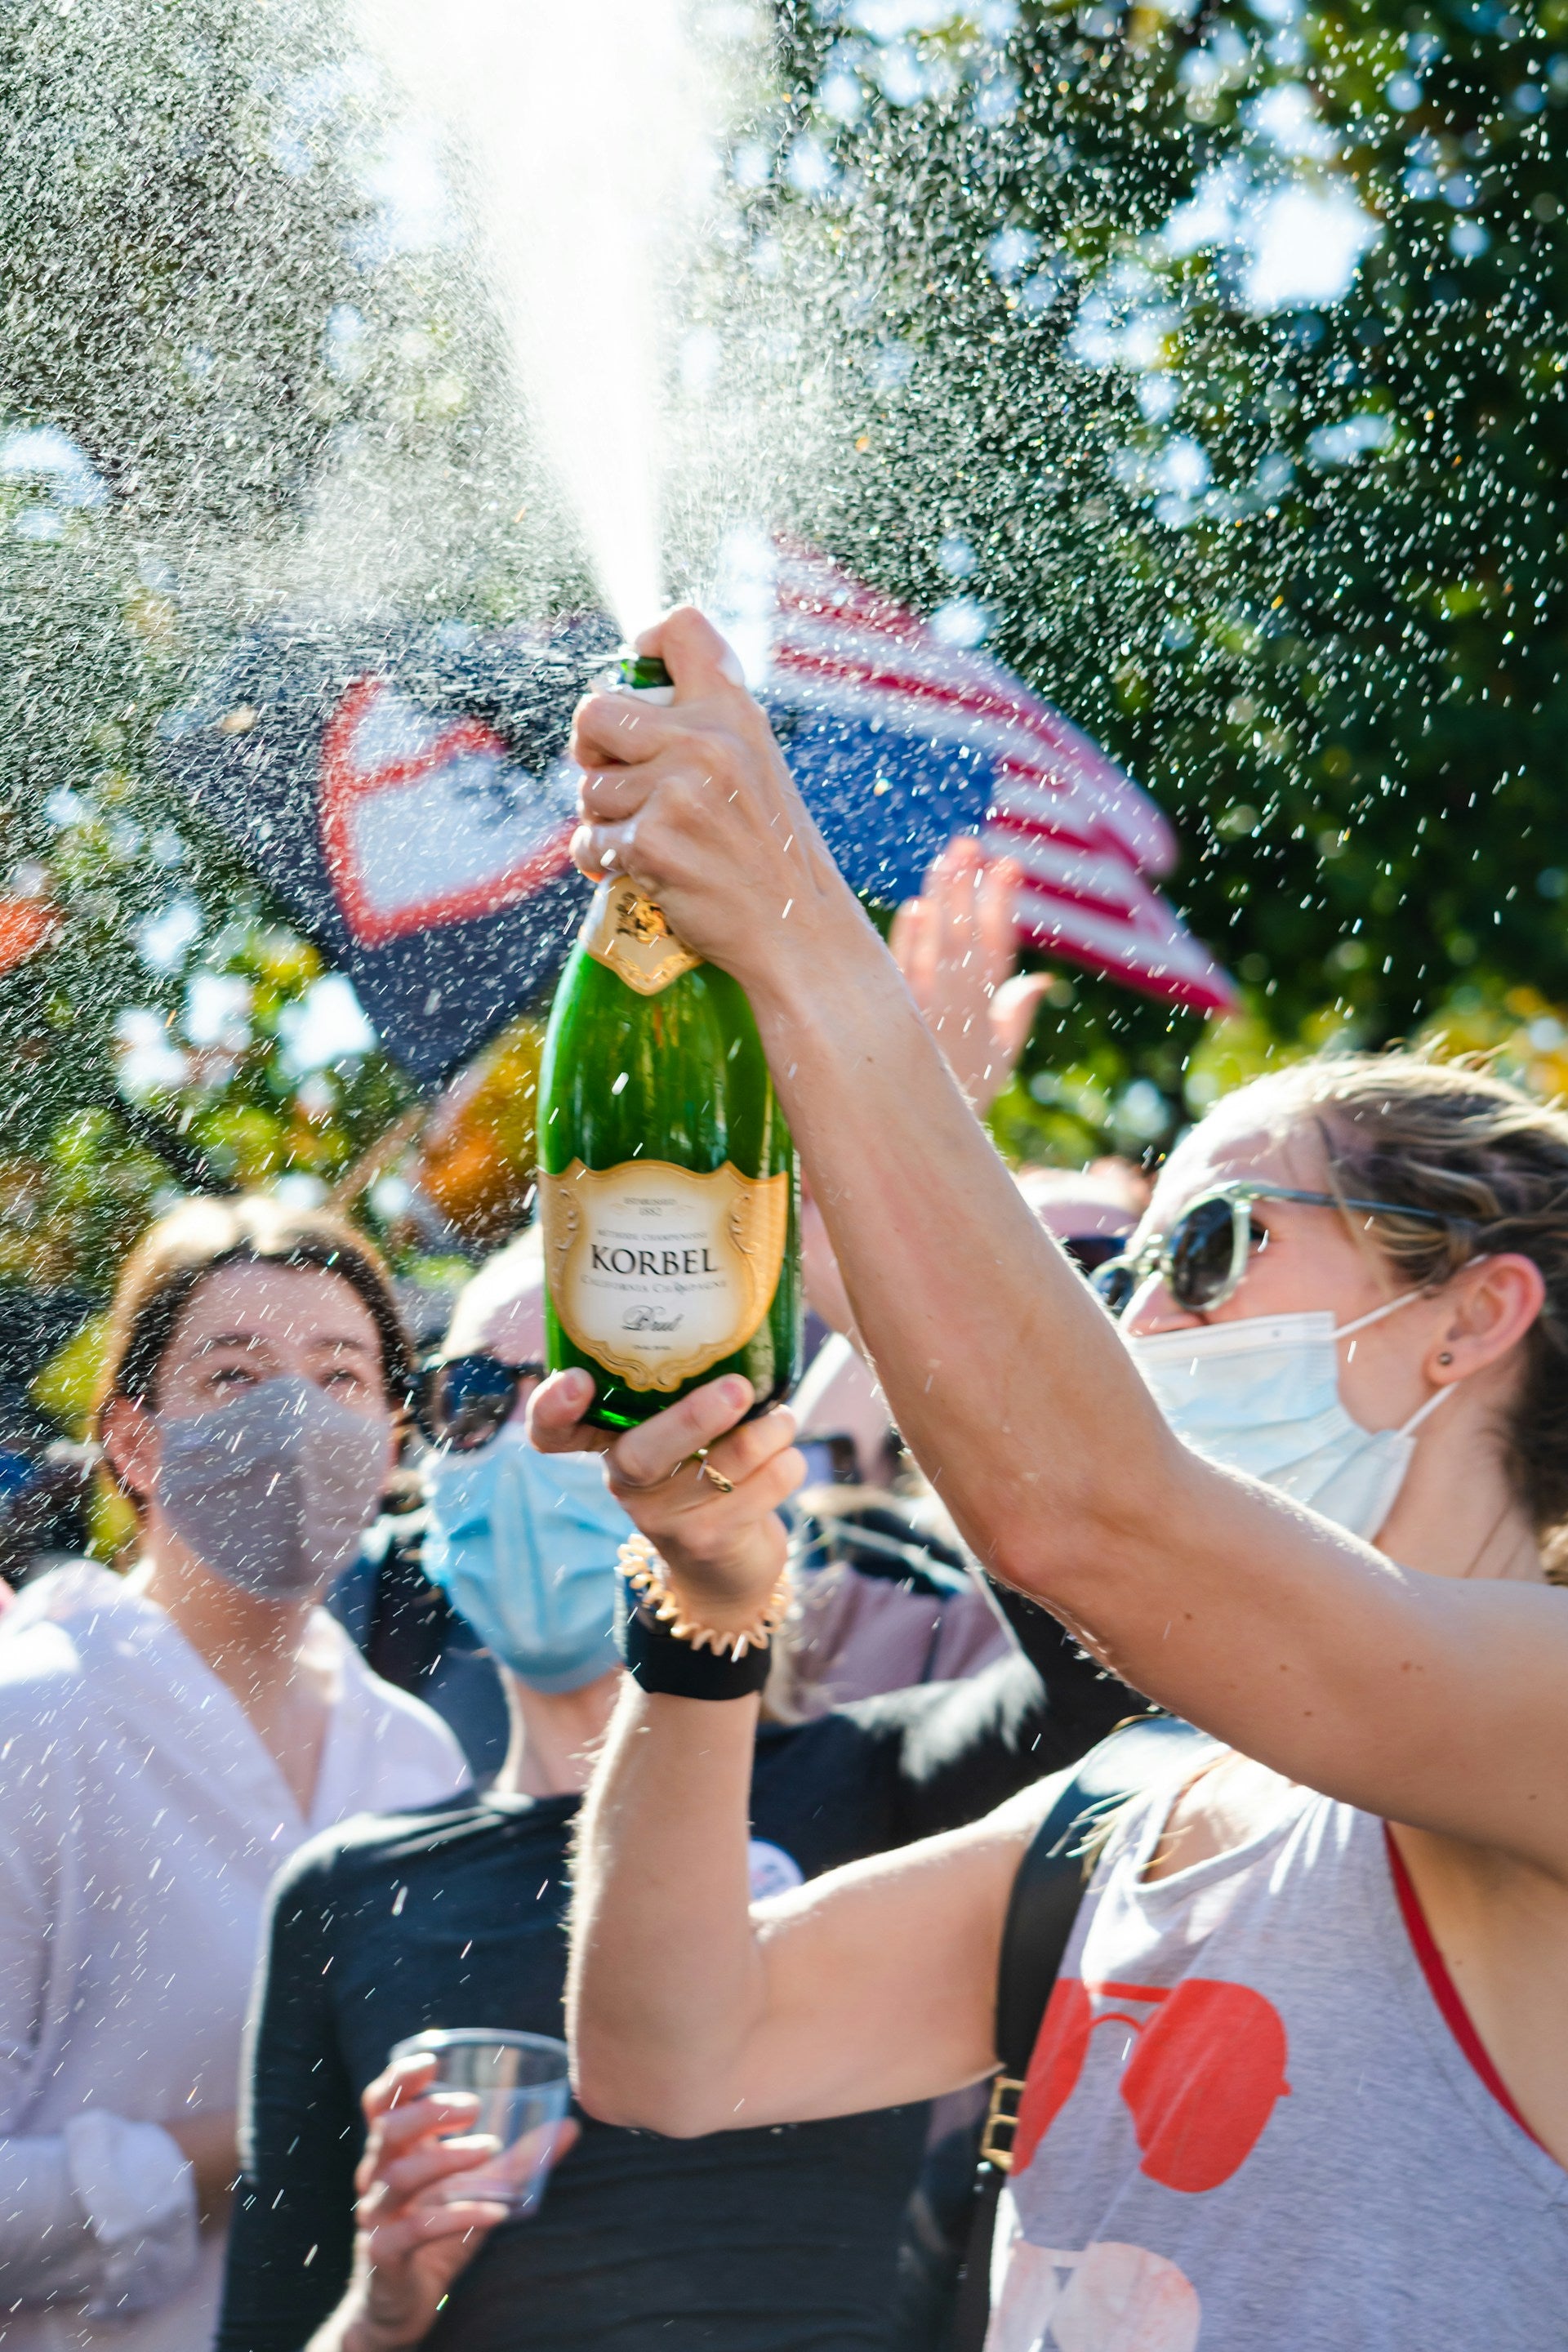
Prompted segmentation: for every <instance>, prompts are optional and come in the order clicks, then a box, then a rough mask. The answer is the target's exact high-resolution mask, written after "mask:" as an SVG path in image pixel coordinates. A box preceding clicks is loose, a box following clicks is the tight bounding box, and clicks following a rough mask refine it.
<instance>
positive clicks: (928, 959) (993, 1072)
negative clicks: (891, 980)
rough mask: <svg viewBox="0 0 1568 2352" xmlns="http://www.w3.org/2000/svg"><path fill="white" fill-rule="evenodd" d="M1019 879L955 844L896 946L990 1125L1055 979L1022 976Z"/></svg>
mask: <svg viewBox="0 0 1568 2352" xmlns="http://www.w3.org/2000/svg"><path fill="white" fill-rule="evenodd" d="M1021 879H1022V875H1021V872H1020V869H1019V867H1018V865H1017V863H1016V860H1015V859H1013V858H1011V857H999V858H988V857H987V856H986V855H985V853H984V850H983V849H982V848H981V846H980V844H979V843H978V842H977V841H973V840H971V839H970V838H969V837H968V836H967V835H963V836H961V837H960V838H959V839H957V840H955V841H950V842H949V843H948V845H947V847H946V848H945V849H944V850H943V851H942V855H941V856H940V857H938V858H937V859H936V860H935V861H934V863H933V864H932V866H931V870H930V872H929V873H928V874H927V876H926V877H925V881H924V884H923V885H922V887H921V892H920V895H919V897H918V898H906V899H905V901H904V903H903V905H902V906H901V907H900V908H899V910H898V913H897V914H896V915H895V916H894V918H893V928H892V934H891V936H890V938H889V942H888V944H889V947H890V948H891V950H892V953H893V961H894V962H895V963H896V964H897V965H898V967H899V970H900V971H901V972H902V973H903V975H904V978H905V980H906V982H908V983H909V989H910V995H911V996H912V997H913V998H914V1000H915V1003H917V1004H918V1005H919V1007H920V1009H921V1016H922V1018H923V1019H924V1021H925V1024H926V1027H927V1028H928V1029H929V1030H930V1031H931V1035H932V1036H933V1037H934V1038H935V1039H936V1041H937V1044H938V1045H940V1046H941V1047H942V1053H943V1054H944V1055H945V1056H946V1058H947V1064H948V1067H949V1068H950V1069H951V1070H952V1075H953V1076H954V1077H955V1078H956V1079H957V1080H958V1083H959V1085H960V1086H961V1087H963V1091H964V1093H965V1095H966V1096H967V1097H968V1098H969V1100H970V1101H971V1102H972V1103H973V1106H974V1108H975V1109H976V1111H978V1112H979V1113H980V1115H981V1117H982V1118H984V1114H985V1113H986V1111H988V1110H989V1109H990V1108H991V1105H992V1104H993V1103H994V1101H995V1099H996V1097H997V1096H998V1095H999V1094H1000V1093H1001V1091H1002V1089H1003V1087H1005V1085H1006V1083H1007V1081H1008V1079H1009V1078H1010V1077H1011V1076H1012V1075H1013V1072H1014V1070H1015V1069H1016V1067H1017V1064H1018V1057H1019V1055H1021V1054H1022V1052H1023V1050H1024V1048H1025V1046H1026V1045H1027V1044H1028V1041H1029V1031H1030V1029H1031V1027H1032V1026H1033V1024H1034V1019H1035V1015H1036V1013H1037V1012H1038V1010H1039V1007H1040V1001H1041V999H1042V998H1043V997H1044V995H1045V994H1046V992H1047V989H1048V988H1049V987H1050V984H1051V981H1050V974H1049V973H1048V972H1041V971H1028V972H1021V971H1019V970H1018V930H1017V924H1016V919H1015V917H1014V911H1013V909H1014V901H1015V898H1016V895H1017V889H1018V885H1019V882H1020V880H1021Z"/></svg>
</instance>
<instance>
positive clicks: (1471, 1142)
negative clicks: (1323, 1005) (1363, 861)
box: [1226, 1052, 1568, 1570]
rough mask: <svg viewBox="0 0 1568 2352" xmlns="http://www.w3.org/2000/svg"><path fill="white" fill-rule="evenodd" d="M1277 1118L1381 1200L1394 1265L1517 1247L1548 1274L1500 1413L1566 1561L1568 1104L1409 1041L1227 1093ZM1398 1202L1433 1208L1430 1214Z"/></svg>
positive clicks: (1380, 1227)
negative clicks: (1562, 1106) (1407, 1213)
mask: <svg viewBox="0 0 1568 2352" xmlns="http://www.w3.org/2000/svg"><path fill="white" fill-rule="evenodd" d="M1243 1103H1245V1105H1246V1108H1247V1113H1248V1114H1250V1115H1253V1116H1257V1115H1258V1114H1261V1115H1262V1119H1263V1122H1264V1124H1265V1125H1267V1126H1268V1128H1269V1129H1271V1130H1272V1131H1276V1132H1281V1133H1282V1132H1285V1131H1288V1130H1289V1129H1292V1128H1297V1127H1300V1126H1301V1125H1302V1124H1303V1123H1304V1122H1308V1121H1310V1123H1311V1125H1312V1126H1313V1127H1314V1128H1315V1129H1317V1132H1318V1134H1319V1137H1320V1138H1321V1142H1322V1145H1323V1148H1324V1150H1325V1152H1326V1153H1327V1156H1328V1162H1329V1178H1330V1182H1331V1186H1332V1187H1333V1189H1334V1190H1335V1191H1336V1192H1340V1193H1342V1194H1345V1195H1354V1196H1355V1197H1357V1198H1359V1199H1363V1200H1370V1201H1387V1202H1391V1203H1392V1204H1393V1208H1394V1213H1391V1214H1388V1215H1382V1216H1375V1217H1373V1218H1370V1219H1368V1220H1365V1221H1363V1219H1362V1218H1360V1217H1359V1216H1358V1217H1357V1218H1356V1221H1355V1222H1356V1227H1357V1230H1358V1232H1359V1231H1361V1230H1363V1222H1364V1223H1365V1224H1370V1226H1371V1229H1372V1233H1373V1238H1374V1239H1375V1241H1376V1244H1377V1245H1378V1247H1379V1248H1380V1249H1381V1251H1382V1253H1383V1255H1384V1258H1385V1259H1386V1261H1387V1262H1388V1264H1389V1265H1390V1266H1391V1268H1392V1269H1393V1271H1394V1273H1395V1274H1396V1275H1397V1276H1399V1277H1400V1278H1401V1280H1402V1281H1404V1282H1405V1283H1406V1284H1408V1285H1410V1286H1412V1287H1415V1288H1420V1289H1435V1288H1436V1287H1437V1286H1440V1285H1441V1284H1443V1283H1445V1282H1447V1280H1448V1279H1449V1277H1450V1276H1452V1275H1454V1274H1456V1273H1458V1269H1459V1268H1460V1266H1462V1265H1465V1264H1466V1262H1467V1261H1468V1259H1470V1258H1473V1257H1479V1256H1482V1255H1497V1254H1498V1253H1500V1252H1502V1251H1505V1250H1506V1251H1513V1252H1517V1253H1518V1255H1521V1257H1528V1258H1531V1259H1532V1260H1533V1261H1534V1263H1535V1265H1537V1266H1538V1267H1539V1268H1540V1270H1541V1276H1542V1282H1543V1283H1544V1284H1545V1286H1546V1297H1545V1300H1544V1302H1543V1304H1542V1309H1541V1312H1540V1314H1539V1316H1538V1317H1537V1318H1536V1319H1535V1321H1534V1322H1533V1323H1532V1324H1531V1328H1530V1329H1529V1331H1528V1332H1527V1333H1526V1335H1525V1338H1524V1340H1523V1342H1522V1352H1523V1366H1522V1377H1521V1382H1520V1388H1519V1393H1518V1395H1517V1397H1516V1398H1515V1400H1514V1402H1513V1405H1512V1407H1511V1409H1510V1412H1509V1415H1508V1418H1507V1420H1506V1422H1505V1423H1504V1424H1503V1429H1502V1437H1503V1442H1504V1445H1505V1448H1506V1452H1507V1458H1508V1464H1509V1469H1510V1475H1511V1477H1512V1480H1513V1485H1514V1488H1515V1491H1516V1493H1517V1494H1518V1496H1519V1497H1520V1500H1521V1502H1522V1503H1523V1505H1524V1506H1525V1507H1526V1509H1527V1510H1528V1511H1529V1512H1530V1514H1531V1518H1532V1520H1533V1521H1534V1523H1535V1527H1536V1529H1537V1531H1538V1533H1539V1535H1540V1536H1541V1538H1542V1543H1543V1545H1544V1547H1545V1549H1546V1550H1547V1554H1548V1559H1549V1563H1550V1564H1552V1566H1553V1568H1554V1569H1557V1570H1561V1569H1562V1567H1563V1564H1564V1562H1568V1115H1564V1113H1563V1111H1562V1110H1559V1109H1557V1108H1553V1107H1551V1106H1549V1105H1546V1104H1543V1103H1539V1102H1536V1101H1535V1100H1533V1098H1532V1097H1531V1096H1529V1095H1527V1094H1525V1093H1524V1092H1522V1090H1521V1088H1520V1087H1514V1086H1510V1084H1509V1083H1508V1081H1507V1080H1506V1079H1503V1078H1500V1077H1498V1076H1495V1075H1494V1074H1493V1073H1492V1072H1491V1071H1489V1070H1488V1069H1486V1068H1484V1067H1481V1066H1477V1065H1476V1064H1474V1063H1470V1062H1465V1061H1459V1062H1439V1061H1436V1060H1431V1059H1428V1058H1427V1057H1426V1056H1425V1055H1421V1054H1416V1053H1408V1052H1397V1053H1388V1054H1341V1055H1324V1056H1323V1057H1322V1058H1321V1059H1319V1060H1316V1061H1310V1062H1298V1063H1294V1064H1292V1065H1291V1066H1289V1068H1286V1069H1283V1070H1279V1071H1275V1072H1273V1073H1271V1074H1270V1075H1269V1076H1268V1077H1265V1078H1259V1079H1257V1080H1255V1081H1254V1082H1253V1084H1252V1085H1251V1086H1249V1087H1243V1088H1242V1089H1240V1090H1239V1092H1238V1093H1237V1094H1236V1095H1233V1096H1231V1097H1228V1098H1227V1101H1226V1115H1227V1116H1228V1115H1230V1114H1231V1112H1232V1110H1233V1107H1234V1108H1237V1109H1239V1108H1240V1107H1241V1106H1242V1104H1243ZM1400 1206H1407V1207H1409V1208H1412V1209H1425V1210H1428V1211H1432V1210H1436V1211H1437V1212H1439V1213H1441V1215H1442V1216H1443V1217H1444V1218H1445V1220H1447V1222H1446V1223H1442V1224H1433V1223H1428V1222H1426V1220H1424V1219H1417V1218H1415V1217H1410V1218H1401V1217H1400V1216H1399V1215H1398V1213H1397V1211H1398V1209H1399V1207H1400Z"/></svg>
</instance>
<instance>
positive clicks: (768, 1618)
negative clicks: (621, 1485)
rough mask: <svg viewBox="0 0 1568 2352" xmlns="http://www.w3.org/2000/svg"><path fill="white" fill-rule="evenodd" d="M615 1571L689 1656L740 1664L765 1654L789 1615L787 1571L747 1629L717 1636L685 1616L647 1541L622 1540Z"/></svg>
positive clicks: (641, 1537) (633, 1538)
mask: <svg viewBox="0 0 1568 2352" xmlns="http://www.w3.org/2000/svg"><path fill="white" fill-rule="evenodd" d="M619 1565H620V1571H621V1574H622V1575H623V1576H624V1577H625V1578H626V1582H627V1583H628V1584H629V1585H630V1586H631V1588H632V1591H634V1592H635V1593H636V1594H637V1600H638V1602H639V1604H640V1606H641V1607H642V1608H644V1609H646V1610H647V1612H648V1614H649V1615H650V1616H652V1617H655V1618H657V1619H658V1622H659V1623H660V1624H661V1625H662V1626H664V1628H665V1629H666V1631H667V1632H668V1633H672V1634H673V1635H674V1637H675V1639H676V1640H677V1641H678V1642H689V1643H690V1645H691V1647H692V1648H693V1649H694V1650H711V1651H712V1653H713V1654H714V1656H715V1657H716V1658H721V1657H723V1656H724V1655H725V1654H729V1655H730V1656H731V1657H733V1658H743V1657H744V1656H745V1654H746V1653H747V1651H748V1650H765V1649H767V1647H768V1646H769V1644H770V1643H771V1642H772V1641H773V1635H774V1634H775V1633H777V1632H778V1629H779V1627H780V1626H781V1625H782V1624H783V1623H784V1618H785V1616H786V1615H787V1613H788V1611H789V1604H790V1599H791V1593H790V1580H789V1570H788V1569H784V1570H782V1571H781V1573H780V1576H779V1580H778V1582H777V1583H776V1584H775V1585H774V1586H773V1591H771V1592H770V1593H769V1595H768V1597H767V1599H766V1600H765V1601H763V1605H762V1607H761V1608H760V1609H759V1610H758V1612H757V1613H756V1615H755V1617H753V1618H752V1622H751V1623H750V1624H749V1625H744V1626H742V1629H741V1631H740V1632H739V1633H716V1632H715V1630H714V1628H713V1627H712V1626H711V1625H701V1624H699V1623H697V1622H695V1621H694V1620H693V1619H691V1618H689V1617H688V1616H687V1615H686V1614H685V1613H684V1604H683V1603H682V1601H680V1600H679V1597H678V1596H677V1595H676V1594H675V1593H674V1592H672V1591H670V1589H669V1586H668V1584H667V1583H666V1582H665V1580H664V1573H663V1571H664V1561H663V1560H662V1559H660V1558H659V1555H658V1552H657V1551H656V1550H655V1549H654V1547H653V1545H652V1544H651V1543H650V1542H649V1541H648V1539H647V1536H631V1537H629V1538H627V1540H626V1542H625V1543H624V1544H623V1545H622V1546H621V1549H620V1559H619Z"/></svg>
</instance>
